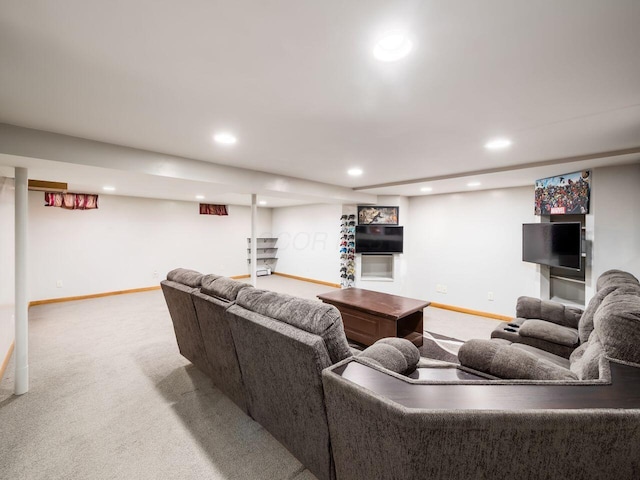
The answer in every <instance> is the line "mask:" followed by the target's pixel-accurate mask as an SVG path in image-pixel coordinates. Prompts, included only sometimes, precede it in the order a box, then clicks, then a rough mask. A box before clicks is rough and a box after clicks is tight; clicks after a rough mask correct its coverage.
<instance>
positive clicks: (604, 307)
mask: <svg viewBox="0 0 640 480" xmlns="http://www.w3.org/2000/svg"><path fill="white" fill-rule="evenodd" d="M632 291H633V287H632V289H627V288H618V289H616V290H615V291H613V292H611V293H610V294H609V295H607V297H606V298H605V299H604V300H603V301H602V304H601V305H600V308H599V309H598V311H597V312H596V314H595V315H594V317H593V323H594V327H595V328H594V333H593V334H592V336H593V335H594V334H597V336H598V337H599V339H600V341H601V342H602V346H603V348H604V351H605V353H606V355H607V356H609V357H611V358H614V359H617V360H622V361H625V362H632V363H640V295H638V294H634V293H632ZM589 343H591V339H589Z"/></svg>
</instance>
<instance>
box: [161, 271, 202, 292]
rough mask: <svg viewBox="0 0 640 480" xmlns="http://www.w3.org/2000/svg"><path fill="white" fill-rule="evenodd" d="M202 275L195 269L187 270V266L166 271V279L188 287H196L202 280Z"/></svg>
mask: <svg viewBox="0 0 640 480" xmlns="http://www.w3.org/2000/svg"><path fill="white" fill-rule="evenodd" d="M203 276H204V275H202V274H201V273H200V272H196V271H195V270H189V269H188V268H176V269H174V270H171V271H170V272H169V273H167V280H170V281H172V282H177V283H181V284H183V285H186V286H188V287H192V288H198V287H199V286H200V284H201V282H202V277H203Z"/></svg>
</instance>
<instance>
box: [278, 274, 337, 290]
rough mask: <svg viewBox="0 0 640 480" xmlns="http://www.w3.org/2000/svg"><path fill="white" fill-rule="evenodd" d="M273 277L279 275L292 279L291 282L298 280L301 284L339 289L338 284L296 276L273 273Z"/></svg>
mask: <svg viewBox="0 0 640 480" xmlns="http://www.w3.org/2000/svg"><path fill="white" fill-rule="evenodd" d="M273 275H280V276H281V277H286V278H292V279H293V280H300V281H301V282H309V283H317V284H318V285H325V286H327V287H333V288H340V284H339V283H331V282H325V281H323V280H314V279H313V278H305V277H298V276H297V275H289V274H288V273H280V272H273Z"/></svg>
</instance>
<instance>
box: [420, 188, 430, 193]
mask: <svg viewBox="0 0 640 480" xmlns="http://www.w3.org/2000/svg"><path fill="white" fill-rule="evenodd" d="M431 190H433V188H431V187H422V188H421V189H420V191H421V192H430V191H431Z"/></svg>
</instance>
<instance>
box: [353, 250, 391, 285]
mask: <svg viewBox="0 0 640 480" xmlns="http://www.w3.org/2000/svg"><path fill="white" fill-rule="evenodd" d="M360 278H361V279H362V280H387V281H390V280H393V255H391V254H386V255H362V256H361V259H360Z"/></svg>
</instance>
